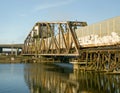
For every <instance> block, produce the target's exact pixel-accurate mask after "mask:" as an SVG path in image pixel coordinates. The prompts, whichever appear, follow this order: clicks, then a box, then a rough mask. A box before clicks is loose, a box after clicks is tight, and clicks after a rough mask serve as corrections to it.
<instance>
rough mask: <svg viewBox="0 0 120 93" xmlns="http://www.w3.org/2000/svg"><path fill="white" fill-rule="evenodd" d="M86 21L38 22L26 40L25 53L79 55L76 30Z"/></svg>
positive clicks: (84, 24)
mask: <svg viewBox="0 0 120 93" xmlns="http://www.w3.org/2000/svg"><path fill="white" fill-rule="evenodd" d="M86 25H87V23H86V22H76V21H67V22H38V23H36V24H35V26H34V27H33V29H32V30H31V32H30V33H29V35H28V36H27V38H26V40H25V42H24V49H23V54H24V55H45V56H46V55H47V56H49V55H50V56H51V55H56V56H61V55H62V56H64V55H67V56H75V55H79V49H80V44H79V41H78V39H77V36H76V33H75V30H76V29H77V28H78V27H81V26H86Z"/></svg>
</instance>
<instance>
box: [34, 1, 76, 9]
mask: <svg viewBox="0 0 120 93" xmlns="http://www.w3.org/2000/svg"><path fill="white" fill-rule="evenodd" d="M74 1H76V0H64V1H58V2H52V1H51V3H46V4H42V5H39V6H37V7H35V11H40V10H44V9H48V8H55V7H59V6H63V5H67V4H70V3H72V2H74Z"/></svg>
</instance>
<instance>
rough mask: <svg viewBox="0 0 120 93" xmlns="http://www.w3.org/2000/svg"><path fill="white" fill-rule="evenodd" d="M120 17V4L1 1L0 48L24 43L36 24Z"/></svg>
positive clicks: (104, 0) (107, 0)
mask: <svg viewBox="0 0 120 93" xmlns="http://www.w3.org/2000/svg"><path fill="white" fill-rule="evenodd" d="M116 16H120V0H0V44H16V43H24V40H25V38H26V37H27V35H28V33H29V32H30V30H31V29H32V27H33V26H34V24H35V23H36V22H38V21H39V22H40V21H76V20H77V21H85V22H87V23H88V24H93V23H96V22H100V21H103V20H105V19H108V18H112V17H116Z"/></svg>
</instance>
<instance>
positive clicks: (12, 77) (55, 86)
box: [0, 63, 120, 93]
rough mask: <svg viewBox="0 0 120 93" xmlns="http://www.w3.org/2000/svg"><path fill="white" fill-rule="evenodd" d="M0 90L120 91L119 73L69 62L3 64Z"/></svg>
mask: <svg viewBox="0 0 120 93" xmlns="http://www.w3.org/2000/svg"><path fill="white" fill-rule="evenodd" d="M0 93H120V75H107V74H105V73H97V72H91V71H90V72H83V71H73V70H72V65H70V64H69V65H68V64H58V63H56V64H52V63H51V64H0Z"/></svg>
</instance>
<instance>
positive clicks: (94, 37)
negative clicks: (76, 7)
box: [23, 17, 120, 72]
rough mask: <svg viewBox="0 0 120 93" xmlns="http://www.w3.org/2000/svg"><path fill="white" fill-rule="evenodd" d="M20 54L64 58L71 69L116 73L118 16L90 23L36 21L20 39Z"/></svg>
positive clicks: (119, 64) (119, 45)
mask: <svg viewBox="0 0 120 93" xmlns="http://www.w3.org/2000/svg"><path fill="white" fill-rule="evenodd" d="M23 55H24V56H35V57H37V58H38V59H40V58H41V56H42V57H43V56H44V57H46V58H52V59H54V61H58V60H60V62H65V61H68V62H71V63H73V64H74V68H75V69H76V68H80V69H84V70H98V71H117V72H119V68H120V17H115V18H111V19H107V20H104V21H102V22H99V23H96V24H92V25H87V23H86V22H79V21H66V22H37V23H36V24H35V25H34V26H33V28H32V30H31V31H30V33H29V34H28V36H27V37H26V39H25V41H24V47H23Z"/></svg>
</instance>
